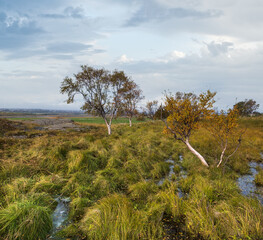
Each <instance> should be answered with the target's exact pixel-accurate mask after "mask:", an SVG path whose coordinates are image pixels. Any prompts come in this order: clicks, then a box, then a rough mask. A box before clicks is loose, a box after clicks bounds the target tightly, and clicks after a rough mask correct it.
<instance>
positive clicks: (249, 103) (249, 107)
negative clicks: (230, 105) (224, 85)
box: [234, 99, 259, 116]
mask: <svg viewBox="0 0 263 240" xmlns="http://www.w3.org/2000/svg"><path fill="white" fill-rule="evenodd" d="M234 107H235V108H237V110H238V112H239V114H240V115H241V116H251V115H252V114H253V113H254V112H256V110H257V109H258V108H259V104H257V103H256V101H254V100H253V99H249V100H247V99H245V101H241V102H238V103H236V104H235V105H234Z"/></svg>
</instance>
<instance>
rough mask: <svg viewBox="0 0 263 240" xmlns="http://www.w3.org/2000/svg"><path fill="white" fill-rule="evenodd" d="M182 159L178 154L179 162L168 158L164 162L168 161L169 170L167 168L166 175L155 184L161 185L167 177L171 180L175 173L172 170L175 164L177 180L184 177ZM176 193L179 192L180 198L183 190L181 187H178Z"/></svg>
mask: <svg viewBox="0 0 263 240" xmlns="http://www.w3.org/2000/svg"><path fill="white" fill-rule="evenodd" d="M182 161H183V156H182V155H179V162H178V163H175V161H174V160H172V159H168V160H166V161H165V162H167V163H169V164H170V166H169V168H170V170H169V173H168V175H167V176H166V177H164V178H162V179H161V180H160V181H159V182H158V183H157V185H158V186H161V185H162V184H163V182H164V180H165V179H168V180H169V181H171V180H172V176H173V175H175V172H174V167H175V166H179V169H180V171H179V176H178V177H177V181H179V180H180V179H181V178H186V174H187V173H186V171H185V170H184V169H183V167H182ZM178 194H179V197H180V198H182V197H183V196H184V194H183V192H182V191H181V189H180V188H179V187H178Z"/></svg>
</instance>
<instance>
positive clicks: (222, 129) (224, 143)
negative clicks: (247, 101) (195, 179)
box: [207, 107, 243, 167]
mask: <svg viewBox="0 0 263 240" xmlns="http://www.w3.org/2000/svg"><path fill="white" fill-rule="evenodd" d="M238 117H239V111H238V109H237V108H236V107H233V108H232V109H228V111H227V112H224V111H223V110H222V111H221V112H220V113H213V114H212V117H211V119H210V121H209V123H208V125H207V127H208V130H209V132H210V133H212V135H213V136H214V137H215V139H216V140H217V141H218V143H219V145H220V147H221V151H222V152H221V155H220V159H219V162H218V164H217V167H219V166H220V165H221V164H222V162H223V160H224V162H225V163H226V162H227V161H228V159H229V158H230V157H231V156H233V155H234V154H235V153H236V151H237V150H238V148H239V146H240V144H241V137H242V134H243V132H239V131H238ZM227 149H232V152H231V153H228V155H227V156H226V151H227Z"/></svg>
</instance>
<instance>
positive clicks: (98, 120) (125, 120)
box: [7, 117, 148, 124]
mask: <svg viewBox="0 0 263 240" xmlns="http://www.w3.org/2000/svg"><path fill="white" fill-rule="evenodd" d="M52 118H54V117H52ZM7 119H8V120H11V121H32V120H35V119H45V118H44V117H42V118H41V117H39V118H38V117H16V118H7ZM66 119H71V120H73V121H74V122H78V123H90V124H105V122H104V119H103V118H101V117H73V118H72V117H67V118H66ZM145 121H148V119H145V120H144V121H137V120H136V118H133V119H132V123H138V122H145ZM120 123H129V120H128V118H123V117H121V118H117V119H113V120H112V124H120Z"/></svg>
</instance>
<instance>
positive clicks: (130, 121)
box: [129, 118, 132, 127]
mask: <svg viewBox="0 0 263 240" xmlns="http://www.w3.org/2000/svg"><path fill="white" fill-rule="evenodd" d="M129 123H130V127H131V126H132V120H131V118H129Z"/></svg>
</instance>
